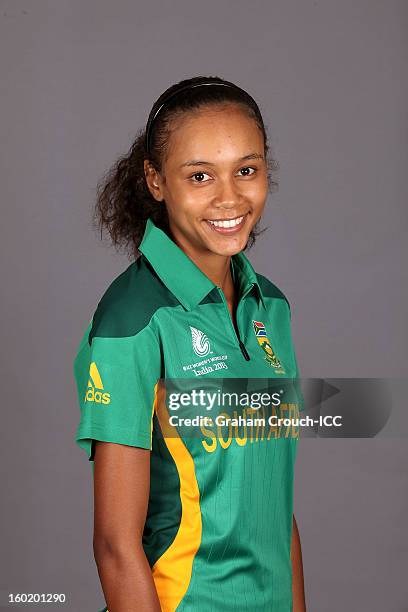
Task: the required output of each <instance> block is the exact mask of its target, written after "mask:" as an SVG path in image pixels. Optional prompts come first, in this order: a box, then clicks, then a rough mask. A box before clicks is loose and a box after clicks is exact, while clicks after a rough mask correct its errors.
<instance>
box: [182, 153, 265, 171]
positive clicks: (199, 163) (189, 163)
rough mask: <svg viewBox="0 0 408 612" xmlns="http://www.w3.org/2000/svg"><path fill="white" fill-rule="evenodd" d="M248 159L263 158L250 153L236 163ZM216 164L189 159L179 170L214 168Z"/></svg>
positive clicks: (258, 154)
mask: <svg viewBox="0 0 408 612" xmlns="http://www.w3.org/2000/svg"><path fill="white" fill-rule="evenodd" d="M250 159H262V160H264V159H265V158H264V156H263V155H261V154H260V153H250V154H249V155H244V157H240V158H239V159H237V160H236V163H238V162H240V161H247V160H250ZM215 165H216V164H213V163H212V162H209V161H204V160H201V159H190V160H189V161H186V162H184V164H181V166H180V168H185V167H186V166H187V167H190V166H215Z"/></svg>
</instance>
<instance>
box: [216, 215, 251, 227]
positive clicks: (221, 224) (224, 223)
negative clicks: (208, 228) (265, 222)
mask: <svg viewBox="0 0 408 612" xmlns="http://www.w3.org/2000/svg"><path fill="white" fill-rule="evenodd" d="M243 218H244V217H238V219H228V220H227V221H211V220H210V219H208V221H209V223H211V225H215V227H226V228H227V227H235V226H236V225H239V224H240V223H241V222H242V219H243Z"/></svg>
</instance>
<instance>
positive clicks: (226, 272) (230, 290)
mask: <svg viewBox="0 0 408 612" xmlns="http://www.w3.org/2000/svg"><path fill="white" fill-rule="evenodd" d="M173 240H174V241H175V242H176V244H177V245H178V246H179V247H180V248H181V250H182V251H184V253H185V254H186V255H187V256H188V257H189V258H190V259H191V260H192V261H193V262H194V263H195V265H196V266H197V267H198V268H199V269H200V270H201V272H203V274H205V275H206V276H207V277H208V278H209V279H210V280H211V281H212V282H213V283H214V284H215V285H217V287H220V288H221V289H222V291H223V292H224V294H225V297H226V299H227V300H230V299H233V296H234V283H233V280H232V275H231V255H218V254H217V253H211V252H210V251H207V252H202V253H198V252H197V251H196V250H195V249H194V248H192V247H191V245H188V244H180V243H179V241H177V240H176V239H175V238H174V237H173ZM187 282H188V281H187Z"/></svg>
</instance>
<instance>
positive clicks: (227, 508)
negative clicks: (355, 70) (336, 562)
mask: <svg viewBox="0 0 408 612" xmlns="http://www.w3.org/2000/svg"><path fill="white" fill-rule="evenodd" d="M272 167H273V160H270V159H268V144H267V135H266V131H265V127H264V123H263V120H262V116H261V113H260V110H259V108H258V106H257V104H256V102H255V101H254V99H253V98H252V97H251V96H250V95H249V94H248V93H247V92H245V91H244V90H242V89H241V88H240V87H238V86H237V85H234V84H233V83H231V82H228V81H224V80H223V79H220V78H218V77H195V78H192V79H188V80H185V81H181V82H180V83H177V84H176V85H173V86H172V87H170V88H169V89H168V90H166V91H165V92H164V93H163V94H162V95H161V96H160V98H159V99H158V100H157V101H156V102H155V104H154V105H153V108H152V110H151V113H150V116H149V118H148V122H147V126H146V130H144V131H143V132H141V133H140V134H139V135H138V137H137V139H136V140H135V142H134V144H133V146H132V147H131V149H130V152H129V154H128V155H127V156H125V157H123V158H121V159H120V160H119V161H118V162H117V163H116V164H115V165H114V167H113V168H112V170H111V171H110V173H109V174H108V176H107V177H106V180H105V181H104V183H103V184H102V185H100V188H99V191H98V202H97V207H96V213H97V219H98V222H99V225H100V227H101V228H102V229H107V230H108V232H109V234H110V236H111V238H112V241H113V243H114V244H115V245H116V246H126V247H127V248H128V249H129V250H130V252H131V253H132V258H133V259H134V261H132V263H131V264H130V266H129V267H128V268H127V269H126V270H125V271H124V272H123V273H122V274H121V275H120V276H118V277H117V278H116V279H115V280H114V281H113V282H112V283H111V285H110V286H109V287H108V289H107V290H106V292H105V293H104V295H103V297H102V299H101V300H100V302H99V304H98V306H97V309H96V311H95V313H94V315H93V317H92V320H91V321H90V323H89V325H88V327H87V329H86V330H85V333H84V336H83V339H82V342H81V344H80V346H79V350H78V353H77V356H76V358H75V363H74V372H75V377H76V383H77V388H78V397H79V402H80V407H81V420H80V423H79V427H78V431H77V436H76V441H77V443H78V444H79V446H80V447H81V448H83V449H85V450H86V451H87V453H88V457H89V459H90V461H92V466H93V477H94V502H95V503H94V555H95V560H96V564H97V568H98V573H99V577H100V580H101V584H102V588H103V592H104V595H105V599H106V604H107V607H105V610H107V609H109V612H136V611H137V612H143V611H146V612H147V611H149V612H155V611H159V610H163V611H165V612H170V611H174V610H178V611H181V610H183V611H194V612H195V611H197V612H209V611H213V610H214V611H228V610H231V611H232V610H235V611H241V610H242V611H244V610H245V611H254V610H260V611H261V610H262V611H265V612H266V611H268V612H290V611H292V610H293V612H304V610H305V602H304V589H303V571H302V560H301V549H300V540H299V533H298V529H297V525H296V522H295V519H294V516H293V469H294V462H295V457H296V444H297V440H296V439H295V436H290V437H288V436H287V435H286V436H280V435H279V433H277V430H276V428H275V429H273V428H272V427H269V429H268V428H266V429H265V428H264V429H263V430H262V433H260V432H259V430H257V432H256V435H255V434H254V435H252V434H253V432H252V433H249V429H247V428H246V425H245V427H244V429H242V428H241V429H240V430H239V431H238V429H235V433H234V430H233V429H232V427H231V426H228V425H227V426H226V427H220V426H218V427H217V426H215V424H214V421H212V422H211V420H210V421H209V422H207V423H205V424H200V426H199V427H198V428H197V429H196V432H198V434H199V435H197V433H196V435H190V436H183V435H182V433H181V430H180V429H179V428H178V427H177V424H176V425H174V424H173V423H172V424H170V421H171V419H170V418H169V413H170V408H169V403H168V401H166V396H165V394H164V395H163V388H162V386H161V381H163V380H166V379H186V382H187V379H195V380H196V383H197V386H198V387H199V386H200V385H201V384H202V385H204V383H208V381H210V380H211V379H213V378H219V379H221V378H222V379H223V380H227V379H248V380H249V379H251V380H252V379H254V380H255V379H273V380H276V379H278V380H279V379H283V378H292V379H294V378H296V377H297V376H298V370H297V363H296V357H295V352H294V348H293V343H292V338H291V329H290V308H289V304H288V301H287V299H286V297H285V296H284V294H283V293H282V292H281V291H280V290H279V289H278V288H277V287H276V286H275V285H274V284H273V283H272V282H270V281H269V280H268V279H267V278H265V277H264V276H262V275H260V274H257V273H256V272H255V271H254V269H253V267H252V265H251V263H250V261H249V259H248V258H247V257H246V255H244V251H245V250H246V249H247V248H249V247H250V246H251V245H252V244H253V242H254V240H255V238H256V236H257V234H258V233H259V232H258V224H259V221H260V219H261V216H262V213H263V210H264V206H265V202H266V199H267V194H268V190H269V188H270V187H271V186H272V185H273V181H272V178H271V172H270V170H271V168H272ZM288 406H289V404H288ZM248 410H249V409H248ZM247 414H249V412H248V411H247ZM184 431H185V430H184Z"/></svg>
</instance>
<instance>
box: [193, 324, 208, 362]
mask: <svg viewBox="0 0 408 612" xmlns="http://www.w3.org/2000/svg"><path fill="white" fill-rule="evenodd" d="M190 329H191V339H192V341H193V349H194V352H195V354H196V355H198V356H199V357H205V355H208V353H209V352H210V341H209V340H208V337H207V336H206V334H205V333H204V332H202V331H201V330H200V329H197V328H196V327H192V326H191V325H190Z"/></svg>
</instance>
